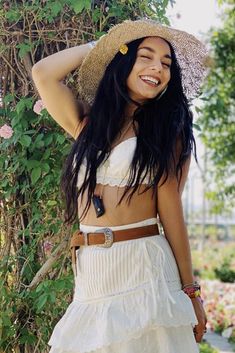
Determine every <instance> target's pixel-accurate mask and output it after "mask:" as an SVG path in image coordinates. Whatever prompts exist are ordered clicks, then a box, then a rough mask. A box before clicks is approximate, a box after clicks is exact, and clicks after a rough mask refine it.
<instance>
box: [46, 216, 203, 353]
mask: <svg viewBox="0 0 235 353" xmlns="http://www.w3.org/2000/svg"><path fill="white" fill-rule="evenodd" d="M156 222H157V219H155V218H153V219H148V220H145V221H143V222H138V223H132V224H128V225H125V226H120V227H110V228H111V229H113V230H117V229H124V228H125V229H127V228H134V227H138V226H144V225H148V224H155V223H156ZM80 228H81V230H82V231H85V232H93V231H94V230H96V229H99V228H101V227H94V226H85V225H81V226H80ZM76 255H77V275H76V277H75V292H74V298H73V301H72V303H71V304H70V305H69V306H68V308H67V310H66V312H65V314H64V315H63V317H62V318H61V319H60V320H59V322H58V323H57V324H56V326H55V328H54V330H53V333H52V335H51V338H50V340H49V342H48V344H49V345H50V346H51V349H50V353H88V352H96V353H198V352H199V350H198V345H197V343H196V341H195V338H194V335H193V326H194V325H196V324H197V318H196V315H195V312H194V309H193V306H192V303H191V300H190V299H189V298H188V296H187V295H186V294H185V293H184V292H183V291H182V290H181V283H180V276H179V272H178V268H177V264H176V261H175V258H174V255H173V253H172V250H171V248H170V245H169V243H168V242H167V239H166V237H165V236H164V235H163V234H161V235H154V236H151V237H143V238H140V239H135V240H128V241H122V242H117V243H114V244H113V245H112V246H111V247H110V248H103V247H100V246H81V247H80V248H79V250H77V254H76Z"/></svg>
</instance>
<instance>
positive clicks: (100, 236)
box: [70, 224, 160, 272]
mask: <svg viewBox="0 0 235 353" xmlns="http://www.w3.org/2000/svg"><path fill="white" fill-rule="evenodd" d="M159 234H160V233H159V228H158V225H157V224H152V225H148V226H144V227H138V228H129V229H123V230H111V229H110V228H102V229H98V230H96V231H95V232H94V233H93V232H91V233H85V232H81V231H80V230H77V231H76V232H75V233H74V234H73V236H72V238H71V241H70V249H71V251H72V263H73V265H75V266H74V268H75V272H76V270H77V268H76V250H77V249H78V248H79V247H80V246H81V245H85V246H88V245H99V246H101V247H104V248H109V247H110V246H112V244H113V243H114V242H116V241H123V240H132V239H139V238H142V237H149V236H153V235H159Z"/></svg>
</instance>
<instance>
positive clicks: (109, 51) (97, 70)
mask: <svg viewBox="0 0 235 353" xmlns="http://www.w3.org/2000/svg"><path fill="white" fill-rule="evenodd" d="M155 36H157V37H161V38H163V39H165V40H167V41H168V42H170V43H171V45H172V47H173V48H174V51H175V54H176V58H177V61H178V63H179V66H180V68H181V74H182V84H183V89H184V92H185V94H186V96H187V97H188V98H189V99H191V98H194V97H195V96H196V95H197V93H198V90H199V88H200V85H201V81H202V79H203V78H204V76H205V73H206V72H205V71H206V67H205V60H206V57H207V51H206V48H205V46H204V44H203V43H202V42H201V41H199V40H198V39H197V38H196V37H194V36H193V35H191V34H189V33H187V32H184V31H180V30H177V29H174V28H171V27H168V26H163V25H161V24H159V23H157V22H156V21H153V20H137V21H131V20H126V21H124V22H122V23H120V24H118V25H116V26H114V27H112V28H111V29H110V30H109V32H108V33H107V34H105V35H104V36H102V37H101V38H100V39H99V40H98V41H97V43H96V45H95V47H94V48H93V49H92V50H91V51H90V52H89V54H88V55H87V56H86V58H85V59H84V60H83V62H82V65H81V67H80V69H79V78H78V79H79V82H78V90H79V95H80V96H81V98H82V99H84V100H85V101H86V102H88V103H89V104H92V103H93V101H94V98H95V95H96V91H97V88H98V85H99V82H100V80H101V79H102V77H103V74H104V71H105V69H106V68H107V66H108V65H109V63H110V62H111V61H112V59H113V58H114V56H115V55H116V54H117V53H118V51H119V49H120V47H121V45H123V44H128V43H130V42H132V41H133V40H136V39H139V38H144V37H155Z"/></svg>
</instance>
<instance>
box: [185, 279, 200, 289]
mask: <svg viewBox="0 0 235 353" xmlns="http://www.w3.org/2000/svg"><path fill="white" fill-rule="evenodd" d="M194 286H200V284H199V283H198V282H197V281H194V282H193V283H189V284H184V285H183V287H182V289H184V288H190V287H194Z"/></svg>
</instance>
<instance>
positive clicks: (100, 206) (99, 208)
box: [92, 119, 133, 218]
mask: <svg viewBox="0 0 235 353" xmlns="http://www.w3.org/2000/svg"><path fill="white" fill-rule="evenodd" d="M132 123H133V120H132V119H131V121H130V122H129V123H128V124H127V128H126V129H125V130H124V132H123V133H122V134H121V136H120V138H119V140H120V139H121V138H122V137H124V136H125V134H126V133H127V131H128V130H129V128H130V126H131V125H132ZM114 147H115V146H114ZM106 173H107V167H105V173H104V178H103V183H104V180H105V177H106ZM103 191H104V184H102V189H101V192H100V194H99V195H98V194H94V195H93V196H92V203H93V206H94V208H95V213H96V217H97V218H99V217H101V216H103V214H104V213H105V208H104V202H103Z"/></svg>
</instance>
